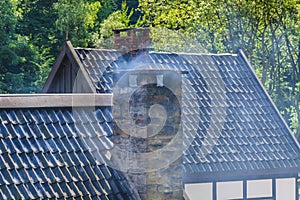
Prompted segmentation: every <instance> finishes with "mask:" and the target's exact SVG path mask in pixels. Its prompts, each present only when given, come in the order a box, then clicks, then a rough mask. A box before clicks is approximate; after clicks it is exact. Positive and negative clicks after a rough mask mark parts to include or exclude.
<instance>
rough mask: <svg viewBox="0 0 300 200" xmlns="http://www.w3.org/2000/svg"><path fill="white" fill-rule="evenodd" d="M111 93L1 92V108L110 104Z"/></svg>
mask: <svg viewBox="0 0 300 200" xmlns="http://www.w3.org/2000/svg"><path fill="white" fill-rule="evenodd" d="M112 99H113V95H112V94H98V93H92V94H89V93H82V94H81V93H78V94H74V93H73V94H65V93H64V94H62V93H61V94H1V95H0V109H2V108H53V107H97V106H112V105H113V103H112Z"/></svg>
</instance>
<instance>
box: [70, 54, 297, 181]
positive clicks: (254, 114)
mask: <svg viewBox="0 0 300 200" xmlns="http://www.w3.org/2000/svg"><path fill="white" fill-rule="evenodd" d="M75 51H76V53H77V55H78V57H79V58H80V61H81V62H82V64H83V66H84V68H85V70H86V71H87V73H88V75H89V77H90V79H91V81H92V82H93V84H94V87H95V88H96V90H97V92H99V93H111V92H112V89H113V81H112V74H113V71H114V70H120V69H129V68H134V66H137V65H144V64H145V63H147V64H149V66H150V67H153V68H156V69H157V68H158V69H177V70H185V71H188V73H187V74H184V75H183V76H184V79H183V80H184V82H183V95H182V98H183V105H182V107H183V108H182V109H183V111H184V113H183V116H184V117H183V129H184V134H185V137H186V138H191V137H192V138H193V141H192V143H191V144H187V142H185V145H188V146H187V150H186V151H185V152H184V172H185V176H186V177H187V178H186V179H193V178H194V179H195V180H194V181H196V182H197V181H199V180H200V181H201V178H202V179H203V180H204V179H205V177H206V178H207V179H212V176H213V175H212V173H214V174H216V176H221V175H222V174H225V173H227V174H229V176H230V175H231V176H234V174H238V175H239V176H243V175H245V174H252V175H254V176H257V174H268V173H274V174H282V173H287V172H291V173H292V172H293V173H296V172H299V171H300V148H299V144H298V143H297V141H296V140H295V138H294V137H293V135H292V133H291V132H290V130H289V128H288V127H287V125H286V123H285V122H284V120H283V119H282V117H281V116H280V114H279V112H278V110H277V109H276V107H275V106H274V104H273V103H272V101H271V99H270V97H269V96H268V95H267V92H266V91H265V90H264V88H263V86H262V85H261V83H260V82H259V81H258V78H257V77H256V75H255V73H254V72H253V70H252V69H251V66H250V64H249V63H248V61H247V59H246V57H245V56H244V54H243V52H242V51H241V52H239V53H238V54H221V55H214V54H174V53H155V52H150V53H149V54H148V55H138V56H136V57H131V58H130V59H129V58H128V57H126V55H121V53H119V52H117V51H115V50H99V49H82V48H76V49H75ZM189 174H190V175H189ZM195 174H198V175H199V176H195ZM186 181H188V180H186ZM190 181H191V180H190Z"/></svg>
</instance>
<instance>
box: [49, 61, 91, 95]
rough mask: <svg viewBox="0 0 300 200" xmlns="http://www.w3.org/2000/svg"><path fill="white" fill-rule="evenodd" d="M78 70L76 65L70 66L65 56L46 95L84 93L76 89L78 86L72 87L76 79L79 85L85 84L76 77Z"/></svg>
mask: <svg viewBox="0 0 300 200" xmlns="http://www.w3.org/2000/svg"><path fill="white" fill-rule="evenodd" d="M78 69H79V68H78V67H77V66H76V65H72V64H71V62H70V60H69V59H68V58H67V56H65V58H64V59H63V61H62V63H61V66H60V68H59V70H58V72H57V74H56V76H55V77H54V80H53V82H52V84H51V86H50V88H49V91H48V93H74V92H75V93H76V92H83V93H84V92H85V91H83V90H82V89H80V88H78V86H75V87H74V85H75V80H76V79H80V80H78V81H79V82H81V84H84V83H82V82H85V80H83V79H81V78H80V76H78V77H77V74H78ZM78 81H77V82H78ZM76 85H78V84H76Z"/></svg>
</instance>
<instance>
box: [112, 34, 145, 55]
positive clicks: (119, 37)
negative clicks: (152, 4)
mask: <svg viewBox="0 0 300 200" xmlns="http://www.w3.org/2000/svg"><path fill="white" fill-rule="evenodd" d="M149 33H150V29H149V28H124V29H117V30H114V48H115V49H117V50H120V51H122V52H126V53H128V52H129V53H130V52H131V53H132V52H137V51H140V50H142V51H145V50H148V49H149V46H150V34H149Z"/></svg>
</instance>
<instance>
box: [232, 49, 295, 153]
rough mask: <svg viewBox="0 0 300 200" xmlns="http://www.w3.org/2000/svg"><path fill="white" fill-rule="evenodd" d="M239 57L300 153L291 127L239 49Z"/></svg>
mask: <svg viewBox="0 0 300 200" xmlns="http://www.w3.org/2000/svg"><path fill="white" fill-rule="evenodd" d="M238 55H240V56H241V58H242V59H243V60H244V62H245V63H246V64H247V66H248V68H249V69H250V73H252V74H253V75H254V77H255V78H256V81H257V82H258V85H259V87H260V88H261V89H262V90H263V91H264V93H265V94H266V96H267V99H268V100H269V102H270V103H271V105H272V106H273V108H274V109H275V112H276V114H277V115H278V116H279V118H280V120H281V121H282V123H283V124H284V126H285V128H286V129H287V131H288V133H289V134H290V136H291V137H292V140H293V141H294V143H295V145H296V146H297V147H298V150H299V151H300V144H299V143H298V140H297V139H296V136H295V135H294V134H293V132H292V131H291V129H290V127H289V126H288V124H287V123H286V121H285V119H284V118H283V117H282V115H281V113H280V111H279V110H278V108H277V106H276V105H275V103H274V102H273V100H272V98H271V96H270V95H269V93H268V91H267V90H266V89H265V87H264V86H263V84H262V82H261V81H260V80H259V78H258V76H257V75H256V73H255V71H254V69H253V67H252V65H251V64H250V62H249V61H248V59H247V57H246V55H245V53H244V51H243V50H242V49H239V51H238Z"/></svg>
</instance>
